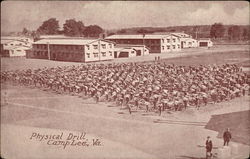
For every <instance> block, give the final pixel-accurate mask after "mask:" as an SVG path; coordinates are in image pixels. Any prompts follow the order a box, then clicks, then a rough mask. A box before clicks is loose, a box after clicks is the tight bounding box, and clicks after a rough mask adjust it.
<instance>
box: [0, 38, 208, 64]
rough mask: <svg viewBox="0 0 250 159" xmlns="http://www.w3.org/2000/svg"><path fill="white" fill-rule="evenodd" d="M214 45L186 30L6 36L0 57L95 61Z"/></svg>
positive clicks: (2, 42)
mask: <svg viewBox="0 0 250 159" xmlns="http://www.w3.org/2000/svg"><path fill="white" fill-rule="evenodd" d="M211 46H212V42H211V40H210V39H199V40H196V39H193V38H192V37H191V36H190V35H188V34H185V33H168V34H146V35H141V34H137V35H111V36H108V37H106V38H105V39H83V38H69V37H55V36H50V37H43V38H41V39H40V40H38V41H36V42H33V41H32V40H30V39H28V38H26V39H25V38H21V37H20V38H12V39H11V38H4V37H3V38H1V56H8V57H12V56H26V57H27V58H38V59H49V60H56V61H75V62H92V61H101V60H112V59H114V58H129V57H134V56H144V55H147V54H154V53H169V52H177V51H180V50H181V49H185V48H195V47H211Z"/></svg>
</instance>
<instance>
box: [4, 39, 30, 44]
mask: <svg viewBox="0 0 250 159" xmlns="http://www.w3.org/2000/svg"><path fill="white" fill-rule="evenodd" d="M12 41H18V42H23V43H28V42H26V41H23V40H18V39H1V44H7V43H10V42H12Z"/></svg>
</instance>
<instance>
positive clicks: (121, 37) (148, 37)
mask: <svg viewBox="0 0 250 159" xmlns="http://www.w3.org/2000/svg"><path fill="white" fill-rule="evenodd" d="M169 36H170V35H166V34H165V35H157V34H146V35H145V36H143V35H142V34H135V35H118V34H116V35H111V36H108V37H106V38H105V39H162V38H165V37H169Z"/></svg>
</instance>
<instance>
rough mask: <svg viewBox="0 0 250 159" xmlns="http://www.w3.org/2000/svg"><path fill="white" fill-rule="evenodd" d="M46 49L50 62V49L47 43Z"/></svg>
mask: <svg viewBox="0 0 250 159" xmlns="http://www.w3.org/2000/svg"><path fill="white" fill-rule="evenodd" d="M47 47H48V58H49V60H50V48H49V42H47Z"/></svg>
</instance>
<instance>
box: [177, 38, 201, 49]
mask: <svg viewBox="0 0 250 159" xmlns="http://www.w3.org/2000/svg"><path fill="white" fill-rule="evenodd" d="M181 42H182V46H183V48H194V47H198V41H197V40H195V39H189V40H181Z"/></svg>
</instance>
